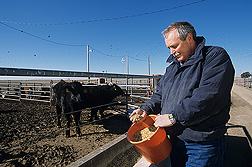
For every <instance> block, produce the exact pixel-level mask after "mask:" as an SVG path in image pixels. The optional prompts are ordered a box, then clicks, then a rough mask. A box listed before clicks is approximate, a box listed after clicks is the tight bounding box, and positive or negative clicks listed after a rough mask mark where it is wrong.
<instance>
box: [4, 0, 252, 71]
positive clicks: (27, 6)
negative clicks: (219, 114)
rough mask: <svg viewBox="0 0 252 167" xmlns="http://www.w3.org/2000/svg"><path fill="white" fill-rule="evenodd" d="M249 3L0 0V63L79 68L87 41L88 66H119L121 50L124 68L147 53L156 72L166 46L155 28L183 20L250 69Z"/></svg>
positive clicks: (134, 67) (135, 66)
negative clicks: (127, 57)
mask: <svg viewBox="0 0 252 167" xmlns="http://www.w3.org/2000/svg"><path fill="white" fill-rule="evenodd" d="M194 2H197V3H194ZM189 4H190V5H189ZM251 7H252V1H250V0H240V1H234V0H229V1H219V0H204V1H198V0H179V1H178V0H158V1H154V0H127V1H122V0H92V1H87V0H74V1H73V0H43V1H41V0H8V1H1V2H0V16H1V17H0V23H1V24H0V32H1V33H0V34H1V38H0V67H17V68H31V69H48V70H68V71H86V70H87V47H86V45H89V46H90V49H92V50H93V52H91V53H90V67H89V68H90V72H108V73H127V66H126V61H123V63H122V59H123V60H126V55H129V73H130V74H148V61H147V57H148V56H149V57H150V61H151V74H163V73H164V71H165V68H166V67H167V65H168V64H167V63H166V59H167V57H168V56H169V55H170V52H169V50H168V49H167V48H166V46H165V43H164V40H163V37H162V35H161V32H162V31H163V30H164V29H165V28H167V27H168V26H169V25H170V24H171V23H172V22H175V21H188V22H190V23H191V24H192V25H193V26H194V27H195V29H196V31H197V35H198V36H204V37H205V38H206V45H217V46H221V47H223V48H225V49H226V50H227V52H228V53H229V55H230V57H231V59H232V62H233V64H234V67H235V70H236V76H240V74H241V73H243V72H246V71H249V72H250V73H252V65H251V63H252V58H251V57H252V44H251V37H252V36H251V33H250V32H251V27H252V22H251V16H252V10H251ZM158 11H160V12H158ZM141 14H143V15H141ZM127 16H130V17H127ZM120 17H122V18H121V19H119V18H120ZM73 22H77V23H73ZM20 23H22V24H20ZM23 23H24V24H23ZM27 23H32V24H27ZM58 23H59V24H58ZM70 23H73V24H70ZM33 24H41V25H33ZM48 24H53V25H48ZM55 24H56V25H55ZM56 43H59V44H56ZM70 45H74V46H70Z"/></svg>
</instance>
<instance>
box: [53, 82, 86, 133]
mask: <svg viewBox="0 0 252 167" xmlns="http://www.w3.org/2000/svg"><path fill="white" fill-rule="evenodd" d="M53 92H54V102H55V105H56V111H57V115H58V116H57V118H58V119H57V126H58V127H61V122H60V117H61V113H63V114H64V115H65V118H66V126H67V128H69V127H70V123H71V112H74V111H78V110H80V109H82V108H83V107H85V106H83V105H82V104H83V103H82V102H83V100H85V97H84V96H83V95H84V94H83V87H82V85H81V83H79V82H76V81H75V82H71V83H68V82H65V81H63V80H61V81H60V82H59V83H57V84H56V85H55V86H54V87H53ZM69 113H70V114H69ZM80 113H81V111H78V112H74V113H73V114H72V115H73V116H74V121H75V125H76V126H77V127H76V134H77V136H80V135H81V133H80V128H79V125H80V122H79V121H80ZM69 136H70V130H67V131H66V137H69Z"/></svg>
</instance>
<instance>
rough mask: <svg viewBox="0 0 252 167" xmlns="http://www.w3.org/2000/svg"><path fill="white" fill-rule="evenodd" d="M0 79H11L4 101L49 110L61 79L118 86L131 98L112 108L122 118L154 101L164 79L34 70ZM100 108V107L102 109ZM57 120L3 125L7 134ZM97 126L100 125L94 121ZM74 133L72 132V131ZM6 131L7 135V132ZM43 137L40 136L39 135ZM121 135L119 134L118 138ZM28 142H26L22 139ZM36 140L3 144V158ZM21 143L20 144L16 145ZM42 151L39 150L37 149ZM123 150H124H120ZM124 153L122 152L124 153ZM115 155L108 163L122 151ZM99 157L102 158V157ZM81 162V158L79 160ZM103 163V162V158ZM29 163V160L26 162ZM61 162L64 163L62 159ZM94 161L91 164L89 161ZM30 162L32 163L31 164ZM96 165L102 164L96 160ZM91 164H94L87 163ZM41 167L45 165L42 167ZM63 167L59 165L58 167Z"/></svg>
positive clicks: (1, 71)
mask: <svg viewBox="0 0 252 167" xmlns="http://www.w3.org/2000/svg"><path fill="white" fill-rule="evenodd" d="M0 76H5V77H6V78H7V77H9V78H8V79H4V80H1V79H0V93H1V96H0V100H8V101H17V102H21V103H22V102H25V104H27V102H38V103H44V104H46V105H48V106H51V105H52V101H53V86H54V85H55V84H57V83H58V82H59V81H60V80H61V79H64V80H65V81H68V82H71V81H79V82H81V83H82V84H83V86H88V84H93V85H102V84H106V83H110V82H112V83H116V84H117V85H118V86H120V87H121V88H122V89H123V90H124V91H125V93H126V94H127V96H125V97H124V98H120V99H119V101H118V103H116V104H119V105H124V106H125V107H119V108H118V107H114V106H112V104H108V105H111V106H110V108H111V109H112V110H114V111H115V112H114V113H116V114H120V115H126V116H128V114H129V113H128V112H129V111H131V109H135V108H137V107H139V106H140V105H141V103H142V102H144V101H146V100H147V99H149V98H150V97H151V95H152V94H153V92H155V91H156V84H157V82H158V80H159V79H160V78H161V76H160V75H157V76H156V75H152V76H149V75H127V74H112V73H91V72H73V71H53V70H33V69H19V68H0ZM13 76H15V77H18V79H17V78H15V79H10V78H12V77H13ZM98 107H99V106H98ZM111 116H113V115H109V116H108V117H111ZM52 117H55V115H52V116H49V117H45V118H36V119H34V120H29V121H27V122H24V121H20V122H19V120H16V121H15V123H13V124H6V125H4V124H1V127H0V128H1V130H3V131H5V129H7V130H9V129H10V128H13V127H15V126H21V125H23V124H29V123H30V122H38V120H39V121H40V120H44V119H47V118H52ZM94 122H96V121H94ZM92 123H93V122H91V123H84V124H82V125H81V126H82V127H83V126H85V125H88V124H92ZM70 129H71V128H70ZM7 130H6V131H7ZM65 130H66V129H63V130H60V131H55V132H52V133H51V134H49V135H48V134H47V135H44V136H43V137H42V138H47V137H51V136H53V135H58V134H62V133H61V132H64V131H65ZM39 133H40V132H39ZM123 133H125V132H122V133H121V134H123ZM117 135H119V133H118V134H117ZM36 136H37V135H36ZM125 139H126V138H125V135H122V136H120V135H119V136H118V138H117V139H115V140H117V141H118V140H119V141H120V142H122V143H124V144H123V145H125V146H126V145H127V144H125ZM22 140H24V139H22ZM36 140H41V137H40V136H38V137H37V138H35V139H32V140H27V141H21V142H20V143H18V141H17V142H14V143H15V144H9V143H8V144H7V145H5V144H2V143H1V152H0V154H1V156H2V155H5V153H2V152H4V151H9V150H11V149H15V148H16V147H18V148H19V147H21V148H23V146H22V145H23V144H24V145H25V144H28V143H30V142H34V141H36ZM16 143H18V144H16ZM36 147H38V146H36ZM128 147H129V145H127V147H125V149H126V148H128ZM95 148H96V151H97V150H100V148H101V147H95ZM119 148H120V149H121V147H119ZM122 150H123V149H121V150H120V152H121V151H122ZM112 152H113V155H112V156H111V158H106V159H107V160H106V161H107V163H109V161H111V160H112V159H113V157H115V156H116V154H118V153H119V152H118V151H115V150H113V151H112ZM99 155H101V154H100V153H99ZM79 158H80V157H79ZM99 159H101V158H99ZM24 161H27V160H24ZM61 161H63V160H62V159H61ZM74 161H76V159H74V160H73V161H71V162H70V161H69V162H64V163H65V164H64V165H62V164H60V165H61V166H66V165H69V164H70V163H73V162H74ZM89 161H90V160H89ZM102 161H103V162H102V163H105V162H104V160H102ZM27 162H28V161H27ZM96 162H98V161H97V160H96ZM87 163H90V162H87ZM40 165H41V164H40ZM58 165H59V164H58ZM76 166H82V165H76Z"/></svg>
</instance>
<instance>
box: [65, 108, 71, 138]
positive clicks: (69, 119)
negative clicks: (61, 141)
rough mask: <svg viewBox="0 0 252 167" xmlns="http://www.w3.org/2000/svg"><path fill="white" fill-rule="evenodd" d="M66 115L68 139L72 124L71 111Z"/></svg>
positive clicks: (66, 112)
mask: <svg viewBox="0 0 252 167" xmlns="http://www.w3.org/2000/svg"><path fill="white" fill-rule="evenodd" d="M64 113H65V118H66V127H67V130H66V137H70V129H69V128H70V123H71V113H69V111H64Z"/></svg>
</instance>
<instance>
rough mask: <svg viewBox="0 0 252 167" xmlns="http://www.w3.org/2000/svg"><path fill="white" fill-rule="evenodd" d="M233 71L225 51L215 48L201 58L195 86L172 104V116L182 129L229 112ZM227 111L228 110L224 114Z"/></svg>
mask: <svg viewBox="0 0 252 167" xmlns="http://www.w3.org/2000/svg"><path fill="white" fill-rule="evenodd" d="M233 80H234V68H233V65H232V63H231V60H230V58H229V56H228V54H227V52H226V51H225V50H224V49H222V48H219V47H215V48H214V49H213V50H211V51H210V52H209V54H208V55H207V56H206V58H205V63H204V65H203V69H202V76H201V80H200V84H199V86H198V87H197V88H196V89H194V90H193V93H192V96H191V97H187V98H185V99H184V100H182V102H181V103H180V104H177V105H175V107H174V110H173V111H172V114H173V116H174V118H175V119H176V120H177V121H178V122H179V123H180V124H182V125H183V126H188V125H195V124H198V123H200V122H202V121H204V120H206V119H207V118H209V117H211V116H213V115H216V114H218V113H219V112H229V107H230V91H231V88H232V85H233ZM227 110H228V111H227Z"/></svg>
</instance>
